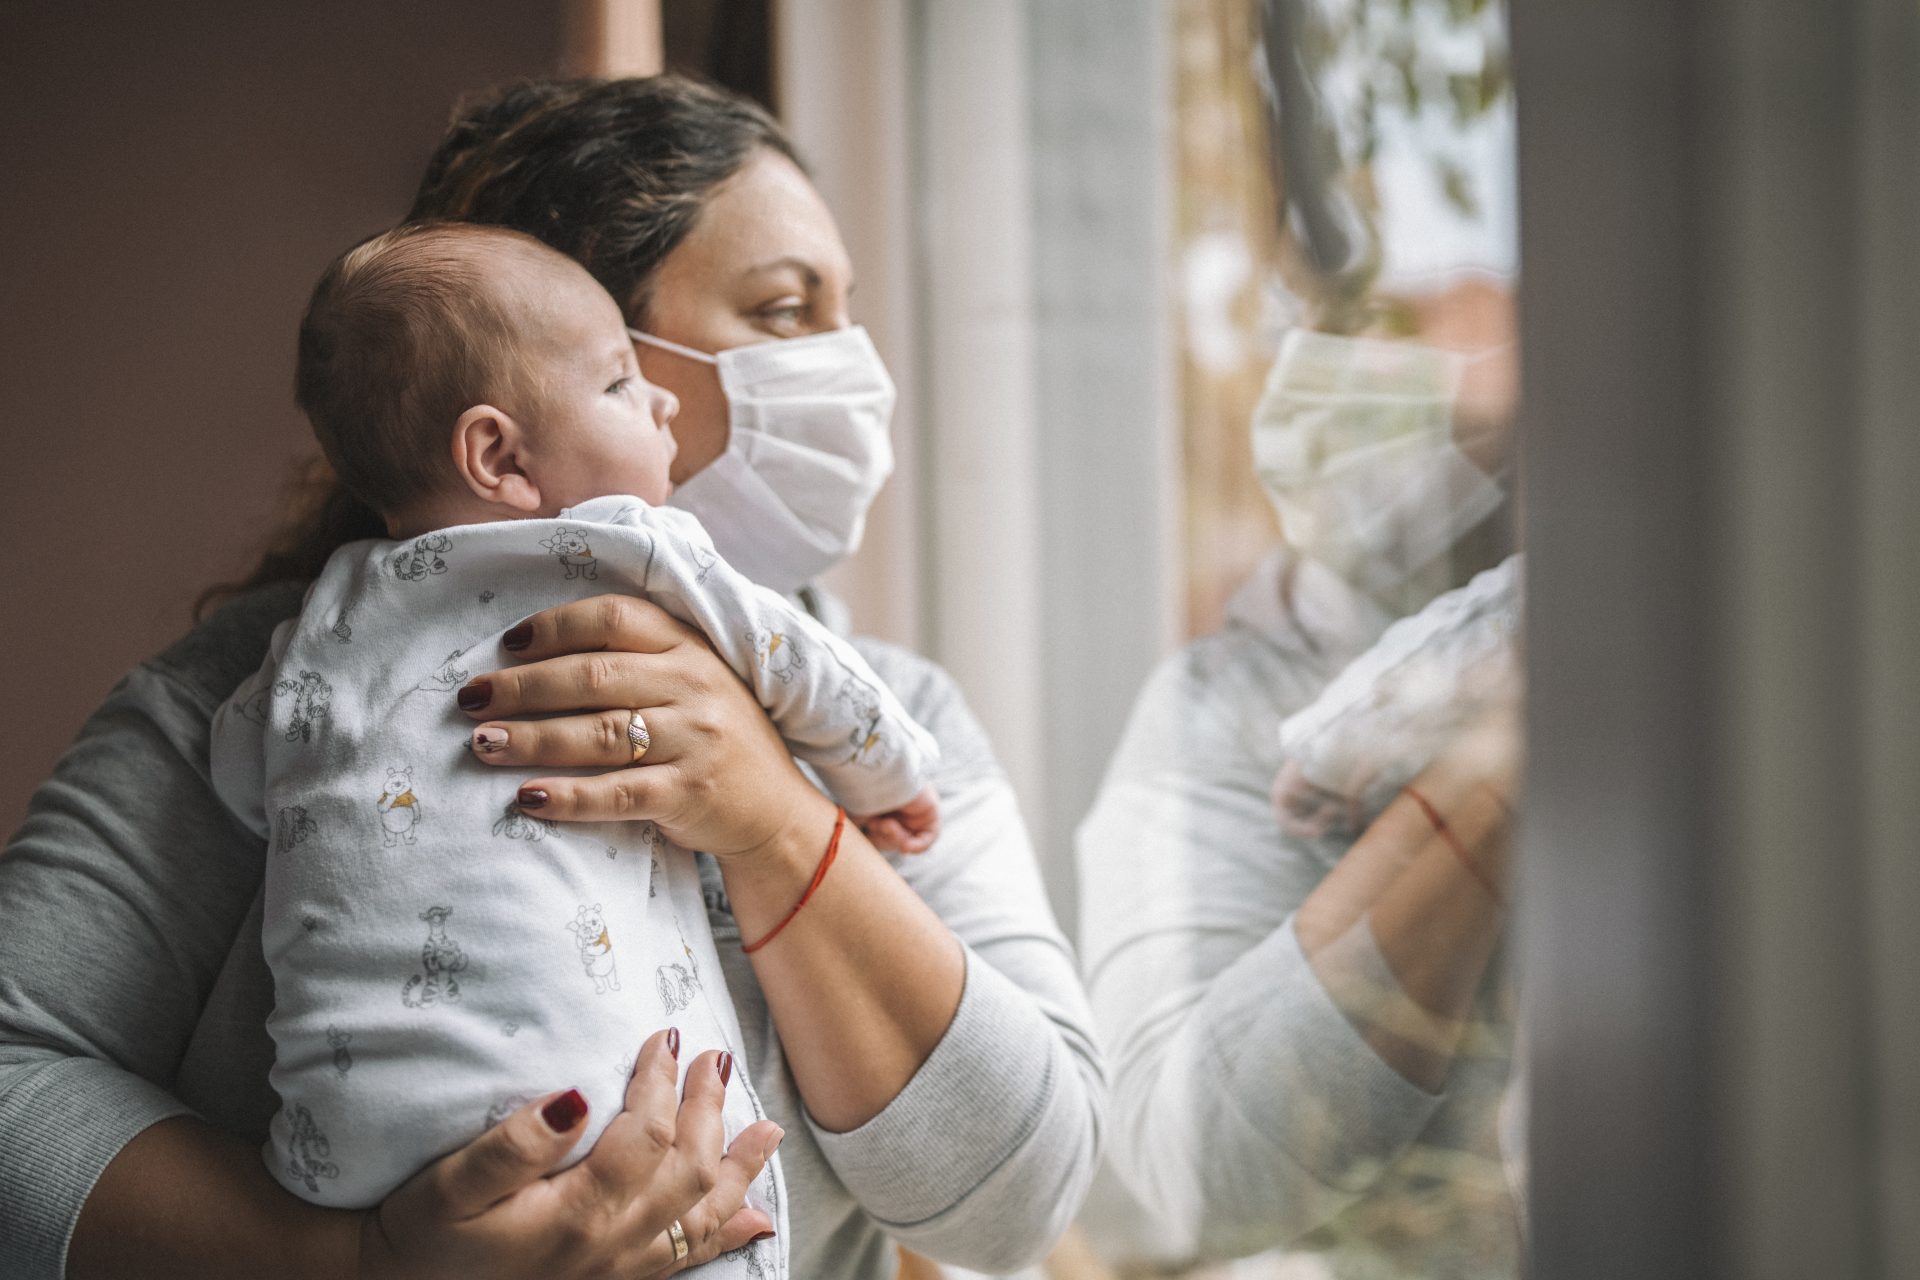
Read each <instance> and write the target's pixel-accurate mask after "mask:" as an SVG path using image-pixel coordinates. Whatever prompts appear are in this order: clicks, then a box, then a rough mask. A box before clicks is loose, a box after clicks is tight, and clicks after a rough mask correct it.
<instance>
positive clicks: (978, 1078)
mask: <svg viewBox="0 0 1920 1280" xmlns="http://www.w3.org/2000/svg"><path fill="white" fill-rule="evenodd" d="M966 955H967V976H966V986H965V988H964V990H963V991H962V993H961V996H960V1007H959V1009H958V1010H956V1011H955V1013H954V1015H953V1023H952V1025H951V1026H949V1027H948V1028H947V1032H946V1035H945V1036H943V1037H942V1038H941V1040H940V1043H939V1044H937V1045H935V1046H934V1050H933V1053H932V1054H931V1055H930V1056H929V1057H928V1058H927V1060H926V1061H925V1062H923V1063H922V1064H921V1065H920V1069H919V1070H918V1071H917V1072H915V1073H914V1076H913V1078H912V1079H911V1080H909V1081H907V1084H906V1087H905V1088H904V1089H902V1090H901V1091H900V1093H899V1095H898V1096H896V1097H895V1098H894V1100H893V1101H892V1102H890V1103H888V1104H887V1106H886V1108H885V1109H884V1110H882V1111H881V1112H880V1114H879V1115H877V1116H875V1117H873V1119H871V1120H869V1121H867V1122H866V1123H865V1124H863V1125H861V1126H860V1127H859V1128H857V1129H851V1130H849V1131H847V1132H846V1133H830V1132H828V1131H827V1130H825V1129H822V1128H821V1127H820V1126H819V1125H817V1124H815V1123H814V1121H813V1119H812V1117H811V1116H809V1117H808V1118H807V1125H808V1127H809V1128H811V1129H812V1130H813V1135H814V1138H815V1139H816V1140H817V1141H818V1142H819V1144H820V1149H821V1151H822V1152H823V1153H824V1154H825V1156H826V1158H827V1162H828V1163H829V1164H830V1165H832V1166H833V1170H834V1172H835V1173H837V1174H839V1175H840V1180H841V1181H842V1182H844V1183H845V1184H846V1185H847V1189H848V1190H849V1191H851V1192H852V1193H853V1194H854V1196H855V1198H856V1199H858V1200H859V1201H860V1204H861V1206H862V1207H863V1208H865V1209H866V1210H867V1212H868V1213H870V1214H871V1215H872V1216H873V1217H874V1218H876V1219H878V1220H880V1221H881V1222H883V1223H887V1224H890V1225H894V1226H903V1227H904V1226H910V1225H913V1224H915V1223H920V1222H925V1221H927V1220H928V1219H931V1218H934V1217H937V1216H938V1215H940V1214H942V1213H944V1212H946V1211H947V1210H948V1209H951V1208H952V1207H953V1206H954V1205H956V1204H958V1203H959V1202H960V1201H961V1200H962V1199H964V1198H965V1197H966V1196H967V1195H968V1194H970V1193H971V1192H972V1191H973V1190H974V1189H975V1188H977V1187H979V1186H980V1185H982V1184H983V1183H984V1182H986V1181H987V1179H988V1178H989V1177H990V1176H991V1175H992V1174H993V1172H994V1171H995V1170H996V1169H998V1168H999V1167H1000V1166H1001V1165H1002V1164H1004V1163H1005V1162H1006V1161H1007V1160H1008V1159H1009V1158H1010V1157H1011V1156H1012V1155H1013V1154H1014V1153H1015V1152H1016V1151H1018V1150H1019V1149H1020V1147H1021V1146H1022V1144H1024V1143H1025V1142H1026V1141H1027V1139H1028V1138H1029V1137H1030V1136H1031V1135H1032V1134H1033V1133H1034V1131H1035V1130H1036V1128H1038V1126H1039V1125H1040V1123H1041V1121H1042V1119H1043V1117H1044V1116H1045V1114H1046V1111H1047V1106H1048V1101H1049V1099H1050V1098H1051V1097H1052V1095H1053V1092H1054V1089H1055V1085H1056V1082H1055V1080H1054V1078H1053V1073H1054V1071H1055V1069H1056V1068H1055V1063H1054V1060H1053V1056H1052V1054H1051V1053H1050V1052H1049V1048H1050V1044H1051V1038H1050V1037H1047V1036H1043V1035H1035V1034H1034V1027H1033V1022H1032V1019H1033V1017H1034V1014H1033V1011H1032V1010H1031V1008H1030V1007H1028V1006H1027V1004H1026V1003H1025V1002H1024V1000H1023V999H1022V998H1021V997H1020V994H1019V992H1018V991H1017V990H1015V989H1013V988H1012V987H1011V985H1010V984H1008V982H1007V979H1006V978H1005V977H1004V976H1003V975H1001V974H999V973H997V972H996V971H995V970H993V969H992V968H991V967H990V966H988V965H985V964H983V963H981V961H980V960H979V958H978V957H976V956H975V955H974V954H973V952H972V951H971V950H969V951H968V952H967V953H966Z"/></svg>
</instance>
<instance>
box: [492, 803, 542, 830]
mask: <svg viewBox="0 0 1920 1280" xmlns="http://www.w3.org/2000/svg"><path fill="white" fill-rule="evenodd" d="M552 832H553V823H551V822H549V821H547V820H546V819H545V818H536V817H534V816H533V815H532V814H528V813H522V812H520V811H519V810H518V809H516V808H514V807H513V802H512V801H508V802H507V811H506V812H505V813H503V814H501V815H500V817H499V819H498V820H497V821H495V822H494V824H493V834H495V835H496V836H503V837H505V838H506V839H508V840H545V839H546V838H547V837H548V836H549V835H551V834H552Z"/></svg>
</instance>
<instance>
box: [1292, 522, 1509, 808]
mask: <svg viewBox="0 0 1920 1280" xmlns="http://www.w3.org/2000/svg"><path fill="white" fill-rule="evenodd" d="M1520 606H1521V595H1520V559H1519V557H1518V556H1514V557H1510V558H1509V559H1507V560H1506V561H1504V562H1503V563H1501V564H1500V565H1499V566H1497V567H1496V568H1493V569H1489V570H1488V571H1487V572H1485V573H1482V574H1480V575H1479V576H1478V577H1476V578H1474V580H1473V581H1472V582H1470V583H1468V584H1467V585H1466V586H1464V587H1462V588H1460V589H1459V590H1457V591H1452V592H1449V593H1447V594H1446V595H1443V596H1441V597H1440V598H1439V599H1437V600H1435V601H1434V602H1433V603H1431V604H1429V605H1428V606H1427V607H1426V608H1425V609H1422V610H1421V611H1420V612H1419V613H1417V614H1415V615H1413V616H1412V617H1409V618H1404V619H1402V620H1400V621H1399V622H1396V623H1394V624H1393V625H1392V626H1391V627H1389V628H1387V631H1386V633H1385V634H1384V635H1382V636H1381V637H1380V640H1379V642H1378V643H1377V644H1375V645H1374V647H1373V648H1372V649H1370V650H1368V651H1367V652H1366V653H1364V654H1362V655H1361V656H1360V657H1359V658H1357V659H1355V660H1354V661H1353V663H1352V664H1351V665H1350V666H1348V667H1347V668H1346V669H1345V670H1344V671H1342V672H1341V673H1340V674H1339V675H1338V676H1336V677H1334V679H1333V682H1332V683H1331V684H1329V685H1328V686H1327V687H1326V689H1325V690H1324V691H1322V693H1321V694H1320V696H1319V697H1318V698H1317V699H1315V700H1314V701H1313V703H1312V704H1310V705H1309V706H1307V707H1305V708H1303V709H1302V710H1300V711H1298V712H1296V713H1295V714H1293V715H1291V716H1289V717H1287V719H1286V720H1285V721H1284V722H1283V723H1282V724H1281V726H1280V743H1281V745H1282V747H1284V748H1285V749H1286V754H1287V759H1286V763H1285V764H1283V765H1282V766H1281V769H1280V774H1279V776H1278V777H1277V778H1276V779H1275V780H1274V785H1273V799H1274V808H1275V811H1276V813H1277V814H1278V816H1279V819H1280V824H1281V826H1282V827H1283V828H1284V829H1286V830H1287V831H1288V832H1290V833H1292V834H1295V835H1302V836H1310V837H1311V836H1321V835H1328V834H1345V835H1352V834H1357V833H1358V832H1359V831H1360V830H1362V829H1363V828H1365V827H1366V826H1367V825H1368V823H1370V822H1371V821H1372V819H1373V818H1374V817H1375V816H1377V815H1378V814H1379V813H1380V812H1381V811H1382V810H1383V809H1385V808H1386V805H1387V803H1388V802H1389V801H1390V800H1392V798H1393V797H1394V795H1396V794H1397V793H1398V792H1399V791H1400V789H1401V788H1402V787H1404V786H1405V785H1406V784H1407V783H1408V782H1410V781H1412V779H1413V777H1414V775H1416V774H1417V773H1419V772H1420V770H1421V769H1423V768H1425V767H1426V765H1427V764H1428V763H1429V762H1430V761H1431V760H1432V759H1433V758H1434V757H1435V756H1437V755H1438V754H1439V752H1440V751H1441V749H1442V748H1444V747H1445V746H1446V745H1447V743H1448V742H1449V741H1451V740H1452V739H1453V737H1454V736H1455V735H1456V734H1457V733H1458V732H1459V731H1460V729H1461V728H1462V727H1463V726H1464V725H1465V724H1466V723H1467V722H1468V721H1469V720H1471V719H1472V718H1473V717H1474V715H1475V714H1476V713H1477V712H1478V711H1479V710H1481V709H1482V708H1484V707H1486V706H1487V705H1488V704H1489V703H1490V702H1492V701H1494V700H1497V699H1500V698H1508V697H1512V696H1513V695H1514V694H1515V692H1516V691H1517V689H1518V685H1519V678H1520V673H1519V633H1520Z"/></svg>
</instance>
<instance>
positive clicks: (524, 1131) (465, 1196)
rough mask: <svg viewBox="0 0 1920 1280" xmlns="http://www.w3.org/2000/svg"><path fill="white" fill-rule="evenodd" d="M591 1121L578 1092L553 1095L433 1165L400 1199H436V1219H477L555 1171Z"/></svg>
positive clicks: (409, 1184)
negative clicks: (588, 1120) (587, 1121)
mask: <svg viewBox="0 0 1920 1280" xmlns="http://www.w3.org/2000/svg"><path fill="white" fill-rule="evenodd" d="M586 1119H587V1100H586V1098H585V1097H583V1096H582V1095H581V1094H580V1092H579V1091H578V1090H575V1089H567V1090H564V1091H562V1092H560V1093H555V1094H550V1095H549V1096H547V1097H545V1098H541V1099H539V1100H537V1101H534V1102H530V1103H528V1104H527V1105H526V1106H524V1107H521V1108H520V1109H519V1110H518V1111H515V1112H514V1113H513V1114H512V1115H510V1116H508V1117H507V1118H506V1119H505V1120H502V1121H501V1122H500V1123H499V1124H497V1125H495V1126H494V1127H493V1128H491V1129H489V1130H487V1131H486V1132H485V1133H483V1134H481V1135H480V1136H479V1137H477V1138H475V1139H474V1140H473V1141H472V1142H469V1143H468V1144H467V1145H466V1146H464V1147H462V1148H460V1150H458V1151H455V1152H454V1153H453V1154H451V1155H449V1156H446V1157H444V1158H442V1159H441V1160H439V1161H437V1162H435V1163H434V1164H431V1165H429V1166H427V1168H426V1169H425V1170H423V1171H422V1172H421V1173H419V1174H418V1175H416V1176H415V1177H414V1179H413V1180H412V1181H411V1182H408V1183H407V1184H406V1185H405V1186H403V1187H401V1188H400V1189H399V1190H398V1191H396V1192H394V1195H395V1196H406V1197H410V1198H411V1197H419V1198H424V1199H426V1200H429V1201H432V1202H433V1205H432V1206H431V1207H432V1208H435V1209H438V1210H439V1212H437V1213H434V1214H433V1216H434V1217H439V1218H451V1219H455V1220H458V1219H462V1218H471V1217H474V1216H475V1215H477V1214H480V1213H484V1212H485V1211H486V1210H487V1209H489V1208H491V1207H492V1206H493V1205H495V1204H498V1203H499V1202H500V1201H502V1200H504V1199H506V1198H507V1197H508V1196H510V1195H512V1194H513V1193H514V1192H516V1191H518V1190H520V1189H521V1188H522V1187H526V1186H530V1185H531V1184H533V1183H535V1182H537V1181H539V1180H540V1179H541V1178H542V1177H544V1176H545V1175H546V1174H547V1173H548V1172H549V1171H551V1170H552V1168H553V1166H554V1165H556V1164H558V1163H559V1162H560V1161H561V1159H562V1158H564V1157H565V1156H566V1154H567V1153H568V1152H569V1151H571V1150H573V1146H574V1144H575V1143H576V1142H578V1141H579V1140H580V1134H581V1133H582V1131H583V1130H584V1128H585V1125H586Z"/></svg>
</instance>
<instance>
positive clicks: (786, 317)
mask: <svg viewBox="0 0 1920 1280" xmlns="http://www.w3.org/2000/svg"><path fill="white" fill-rule="evenodd" d="M806 318H807V306H806V303H804V302H780V303H775V304H774V305H773V306H769V307H762V308H760V321H761V323H763V324H765V325H767V326H768V327H769V328H774V329H797V328H799V327H800V326H801V325H802V324H804V323H805V322H806Z"/></svg>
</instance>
